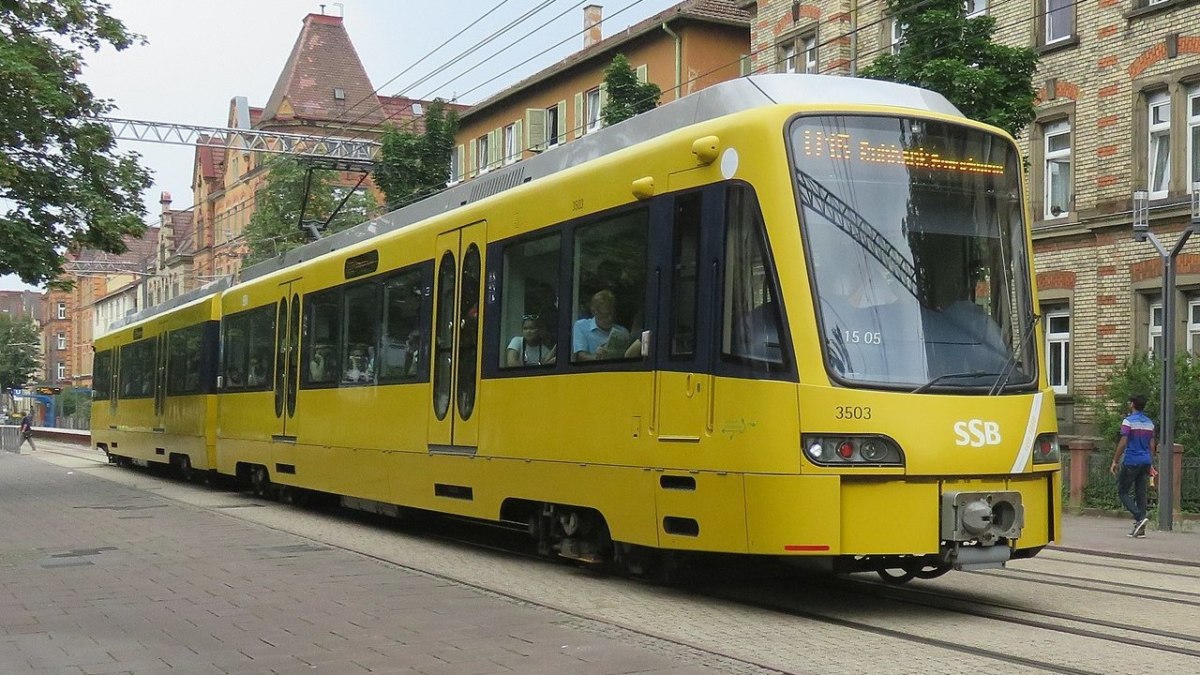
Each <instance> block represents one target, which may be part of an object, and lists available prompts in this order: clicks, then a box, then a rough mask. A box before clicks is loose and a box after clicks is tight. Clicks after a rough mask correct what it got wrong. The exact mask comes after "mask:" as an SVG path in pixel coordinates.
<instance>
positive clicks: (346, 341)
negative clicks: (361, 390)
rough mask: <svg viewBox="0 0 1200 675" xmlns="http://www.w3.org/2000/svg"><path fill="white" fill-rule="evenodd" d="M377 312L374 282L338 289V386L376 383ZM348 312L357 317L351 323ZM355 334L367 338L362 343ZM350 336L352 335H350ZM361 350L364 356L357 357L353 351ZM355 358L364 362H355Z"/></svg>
mask: <svg viewBox="0 0 1200 675" xmlns="http://www.w3.org/2000/svg"><path fill="white" fill-rule="evenodd" d="M379 309H380V288H379V284H378V283H376V282H375V281H374V280H372V281H370V282H367V283H359V284H352V285H350V286H346V287H344V288H343V289H342V308H341V323H342V325H341V329H342V336H341V345H342V346H341V355H342V358H341V364H342V366H343V367H342V370H341V372H340V374H339V376H338V377H339V381H338V386H340V387H361V386H364V385H374V384H375V383H376V381H377V379H376V375H377V373H378V368H377V363H378V355H379V334H380V316H379ZM352 313H356V314H358V315H359V316H358V318H355V319H354V320H352ZM358 331H366V335H367V337H368V338H369V339H368V340H366V341H364V340H362V339H361V338H362V336H363V334H362V333H358ZM352 333H354V334H353V335H352ZM364 347H365V348H366V353H365V354H362V355H359V354H358V352H357V350H359V349H360V348H364ZM356 356H357V357H358V358H359V359H365V361H363V362H361V363H360V362H356V361H355V357H356ZM360 366H361V367H360ZM355 370H358V375H353V374H352V373H354V372H355ZM364 376H365V379H364Z"/></svg>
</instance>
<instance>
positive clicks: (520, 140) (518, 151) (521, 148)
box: [513, 120, 529, 160]
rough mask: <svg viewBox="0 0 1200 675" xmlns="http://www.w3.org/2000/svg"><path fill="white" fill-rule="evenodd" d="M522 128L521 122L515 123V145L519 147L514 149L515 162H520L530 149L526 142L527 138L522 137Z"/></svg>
mask: <svg viewBox="0 0 1200 675" xmlns="http://www.w3.org/2000/svg"><path fill="white" fill-rule="evenodd" d="M521 126H522V125H521V120H515V121H514V122H513V143H514V144H516V146H517V147H515V148H513V159H514V160H520V159H521V158H522V157H523V156H524V154H525V148H527V147H529V144H528V143H526V142H525V140H524V139H525V137H524V136H522V135H521Z"/></svg>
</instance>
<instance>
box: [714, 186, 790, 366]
mask: <svg viewBox="0 0 1200 675" xmlns="http://www.w3.org/2000/svg"><path fill="white" fill-rule="evenodd" d="M739 194H740V195H744V197H745V201H744V202H741V205H742V206H743V207H744V208H742V209H741V211H740V213H738V214H735V213H734V210H735V209H737V207H738V201H737V200H736V199H735V196H737V195H739ZM724 200H725V203H724V205H723V209H722V212H723V214H722V217H723V218H724V221H725V222H724V232H723V236H722V241H721V243H720V250H721V254H720V255H721V258H722V265H721V267H722V274H721V277H722V278H721V285H720V295H721V299H720V303H721V304H720V312H719V314H718V315H717V317H715V318H716V320H717V321H718V323H719V333H720V337H719V351H718V355H719V357H720V358H719V361H718V366H717V374H719V375H733V376H740V377H751V378H756V379H780V380H785V381H797V380H798V377H797V374H796V369H795V363H796V361H795V358H794V356H793V354H792V347H791V345H792V339H791V330H790V328H789V326H788V321H787V308H786V306H785V304H784V299H783V295H782V294H781V293H780V286H779V270H778V265H777V264H776V261H775V257H774V254H773V251H772V249H771V243H770V238H769V237H768V236H767V230H766V222H765V220H764V219H763V214H762V206H761V204H760V202H759V200H758V195H757V194H756V193H755V191H754V189H753V188H752V187H751V186H750V185H748V184H746V183H741V182H733V183H730V184H729V185H728V186H727V187H726V189H725V190H724ZM739 215H740V216H749V218H750V221H749V222H748V223H746V226H748V227H750V228H752V229H753V234H754V236H755V239H756V240H757V244H758V252H759V254H760V256H761V263H762V266H763V268H762V279H761V286H759V291H760V292H761V293H762V294H764V295H765V296H766V297H768V300H767V301H766V302H764V303H762V304H761V305H757V306H756V307H755V308H752V309H750V310H746V311H745V312H743V313H747V314H748V313H752V312H754V311H755V309H757V308H758V307H767V306H768V304H769V305H774V315H773V316H767V317H765V318H766V319H768V320H770V319H773V320H774V322H775V327H776V334H777V336H778V337H777V339H778V340H779V358H778V359H777V360H768V359H761V358H754V357H753V356H747V355H744V354H739V353H737V352H735V351H733V348H732V342H731V341H732V340H733V337H734V336H733V325H732V322H733V318H734V312H735V308H734V307H733V302H732V299H731V297H730V292H731V290H730V288H731V287H730V284H732V283H733V281H734V279H733V272H732V271H731V270H732V267H733V261H732V260H731V259H730V257H731V256H730V250H729V249H730V233H731V231H732V228H733V227H735V226H738V225H741V224H742V223H741V222H740V221H739V222H735V217H736V216H739ZM760 318H762V317H760Z"/></svg>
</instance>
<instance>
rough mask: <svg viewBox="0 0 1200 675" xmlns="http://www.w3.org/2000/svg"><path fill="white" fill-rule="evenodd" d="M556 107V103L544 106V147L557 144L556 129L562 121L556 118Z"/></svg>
mask: <svg viewBox="0 0 1200 675" xmlns="http://www.w3.org/2000/svg"><path fill="white" fill-rule="evenodd" d="M558 109H559V107H558V106H556V105H552V106H550V107H549V108H546V147H550V146H552V145H558V133H559V132H558V129H559V125H560V124H561V123H562V120H560V119H559V118H558Z"/></svg>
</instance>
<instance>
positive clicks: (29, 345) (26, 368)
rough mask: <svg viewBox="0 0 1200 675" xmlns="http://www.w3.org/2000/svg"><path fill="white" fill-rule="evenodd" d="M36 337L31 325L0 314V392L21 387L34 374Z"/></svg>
mask: <svg viewBox="0 0 1200 675" xmlns="http://www.w3.org/2000/svg"><path fill="white" fill-rule="evenodd" d="M39 337H40V336H39V335H38V329H37V326H36V325H35V324H34V323H33V321H31V320H29V319H23V320H20V321H17V320H14V319H13V318H12V317H10V316H9V315H8V313H7V312H0V392H7V391H8V390H9V389H11V388H13V387H20V386H24V385H25V384H26V383H28V382H29V380H30V378H32V377H33V375H34V373H36V372H37V369H38V365H39V363H40V360H39V359H38V344H39V342H38V340H39Z"/></svg>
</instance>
